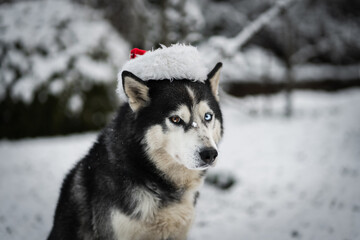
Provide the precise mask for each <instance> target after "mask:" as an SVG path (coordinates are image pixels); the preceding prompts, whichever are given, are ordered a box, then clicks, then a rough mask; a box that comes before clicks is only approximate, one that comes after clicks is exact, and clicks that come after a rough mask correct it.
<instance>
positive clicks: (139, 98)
mask: <svg viewBox="0 0 360 240" xmlns="http://www.w3.org/2000/svg"><path fill="white" fill-rule="evenodd" d="M121 77H122V84H123V88H124V92H125V94H126V96H127V97H128V99H129V105H130V107H131V109H132V110H133V111H134V112H136V111H138V110H139V109H140V108H143V107H145V106H146V105H148V104H149V102H150V97H149V88H148V86H146V84H145V82H144V81H143V80H141V79H140V78H138V77H137V76H135V75H134V74H132V73H131V72H128V71H124V72H122V74H121Z"/></svg>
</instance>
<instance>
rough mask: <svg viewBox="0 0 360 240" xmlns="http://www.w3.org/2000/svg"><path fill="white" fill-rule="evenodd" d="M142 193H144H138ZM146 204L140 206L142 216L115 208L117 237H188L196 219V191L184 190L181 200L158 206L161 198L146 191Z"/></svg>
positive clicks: (135, 239) (134, 238)
mask: <svg viewBox="0 0 360 240" xmlns="http://www.w3.org/2000/svg"><path fill="white" fill-rule="evenodd" d="M138 196H141V195H138ZM142 196H143V197H144V199H142V200H143V201H140V203H141V202H143V204H139V205H138V207H137V208H136V209H137V210H138V211H144V212H142V213H145V212H146V215H145V214H142V217H141V218H140V219H136V218H131V217H129V216H126V215H124V214H123V213H121V212H120V211H119V210H117V209H114V210H113V211H112V212H111V223H112V227H113V230H114V233H115V236H116V238H117V239H119V240H120V239H121V240H128V239H129V240H130V239H131V240H137V239H139V240H147V239H149V240H151V239H168V238H171V239H176V240H177V239H179V240H182V239H186V236H187V233H188V230H189V228H190V226H191V224H192V221H193V219H194V205H193V201H194V192H192V191H191V192H187V193H185V194H184V196H183V198H182V200H181V201H180V202H178V203H172V204H170V205H168V206H166V207H163V208H158V205H157V204H156V205H155V203H157V200H156V199H155V200H150V199H148V197H150V196H148V195H147V194H145V195H144V194H142Z"/></svg>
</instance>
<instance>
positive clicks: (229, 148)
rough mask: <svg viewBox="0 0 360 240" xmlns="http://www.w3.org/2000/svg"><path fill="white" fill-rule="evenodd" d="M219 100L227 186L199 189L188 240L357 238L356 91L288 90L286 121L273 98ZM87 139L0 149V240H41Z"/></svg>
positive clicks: (359, 94) (9, 144)
mask: <svg viewBox="0 0 360 240" xmlns="http://www.w3.org/2000/svg"><path fill="white" fill-rule="evenodd" d="M222 100H223V101H224V104H223V105H224V106H223V110H224V117H225V135H224V140H223V142H222V144H221V148H220V150H221V152H220V156H221V159H219V162H218V165H217V166H216V167H215V168H214V169H213V170H212V172H213V173H217V172H218V173H219V172H224V173H226V174H228V173H229V174H232V175H234V176H235V177H236V179H237V182H236V184H235V185H234V187H232V188H231V189H230V190H228V191H223V190H219V189H216V188H214V187H213V186H209V185H205V186H204V188H203V189H202V192H201V196H200V199H199V202H198V208H197V211H198V213H197V220H196V222H195V224H194V226H193V228H192V231H191V233H190V237H189V239H190V240H201V239H208V240H210V239H214V240H215V239H216V240H217V239H222V240H230V239H252V240H257V239H259V240H263V239H276V240H282V239H284V240H287V239H292V238H295V239H315V240H319V239H326V240H331V239H334V240H335V239H336V240H339V239H349V240H350V239H352V240H354V239H360V188H359V186H358V185H359V183H360V107H359V105H358V104H359V103H360V89H353V90H347V91H343V92H339V93H335V94H328V93H318V92H317V93H314V92H297V93H295V94H294V109H295V113H294V116H293V117H292V118H284V117H282V114H281V112H282V109H283V104H284V102H283V95H282V94H278V95H275V96H273V97H269V98H264V97H248V98H245V99H241V100H234V99H230V98H229V97H224V98H223V99H222ZM263 109H267V110H266V111H265V112H267V113H266V114H264V113H262V112H263ZM269 109H271V111H270V110H269ZM95 137H96V134H95V133H89V134H81V135H73V136H66V137H53V138H38V139H25V140H21V141H5V140H3V141H0V239H27V240H37V239H45V238H46V236H47V234H48V232H49V230H50V226H51V223H52V215H53V213H54V208H55V205H56V201H57V197H58V193H59V188H60V184H61V181H62V179H63V177H64V174H65V173H66V172H67V171H68V170H69V169H70V168H71V166H72V165H73V164H74V163H75V161H76V160H78V159H79V158H80V157H82V156H83V155H84V154H85V153H86V151H87V149H88V148H89V147H90V146H91V144H92V142H93V141H94V139H95Z"/></svg>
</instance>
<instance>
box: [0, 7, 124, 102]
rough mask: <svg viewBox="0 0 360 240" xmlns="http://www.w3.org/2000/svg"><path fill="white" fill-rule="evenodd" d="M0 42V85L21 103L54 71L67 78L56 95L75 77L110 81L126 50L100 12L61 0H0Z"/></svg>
mask: <svg viewBox="0 0 360 240" xmlns="http://www.w3.org/2000/svg"><path fill="white" fill-rule="evenodd" d="M19 16H21V18H19ZM0 42H1V44H0V52H1V51H3V59H2V60H3V61H2V66H1V71H0V88H4V89H7V88H9V89H10V92H11V98H12V100H14V99H16V100H18V99H19V100H22V101H24V102H27V103H31V101H32V99H33V98H34V96H33V95H34V94H35V92H36V90H38V89H39V88H41V87H44V86H45V87H49V85H50V84H51V81H52V80H53V78H54V76H60V77H61V79H63V80H64V79H71V81H70V82H67V83H65V82H64V84H63V87H61V88H56V91H55V92H56V94H57V95H58V94H59V92H58V91H65V89H69V88H70V87H71V82H75V81H78V80H87V81H92V82H95V83H99V82H100V83H109V82H113V81H114V80H115V79H114V75H116V72H117V71H118V68H119V66H121V64H123V63H124V62H125V61H126V60H127V59H128V54H129V46H128V43H127V42H126V41H125V40H124V39H123V38H122V37H121V36H120V35H118V34H117V33H116V31H115V30H114V29H113V27H112V26H111V25H110V23H108V22H107V20H105V18H104V16H102V13H101V12H99V11H96V10H93V9H90V8H88V7H86V6H83V5H79V4H76V3H73V2H71V1H66V0H63V1H47V0H41V1H26V2H16V3H11V4H2V5H1V8H0ZM98 55H100V57H99V56H98ZM72 78H73V79H72ZM15 81H16V84H15V85H14V88H12V86H11V83H13V82H15ZM23 82H24V83H23ZM49 88H50V87H49ZM51 92H52V91H51ZM3 94H4V93H1V92H0V98H1V97H2V96H3Z"/></svg>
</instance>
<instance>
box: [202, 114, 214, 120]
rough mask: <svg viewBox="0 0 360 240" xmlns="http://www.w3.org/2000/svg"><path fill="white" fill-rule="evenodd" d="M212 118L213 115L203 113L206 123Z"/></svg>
mask: <svg viewBox="0 0 360 240" xmlns="http://www.w3.org/2000/svg"><path fill="white" fill-rule="evenodd" d="M212 117H213V115H212V114H211V113H205V115H204V119H205V121H207V122H210V121H211V119H212Z"/></svg>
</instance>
